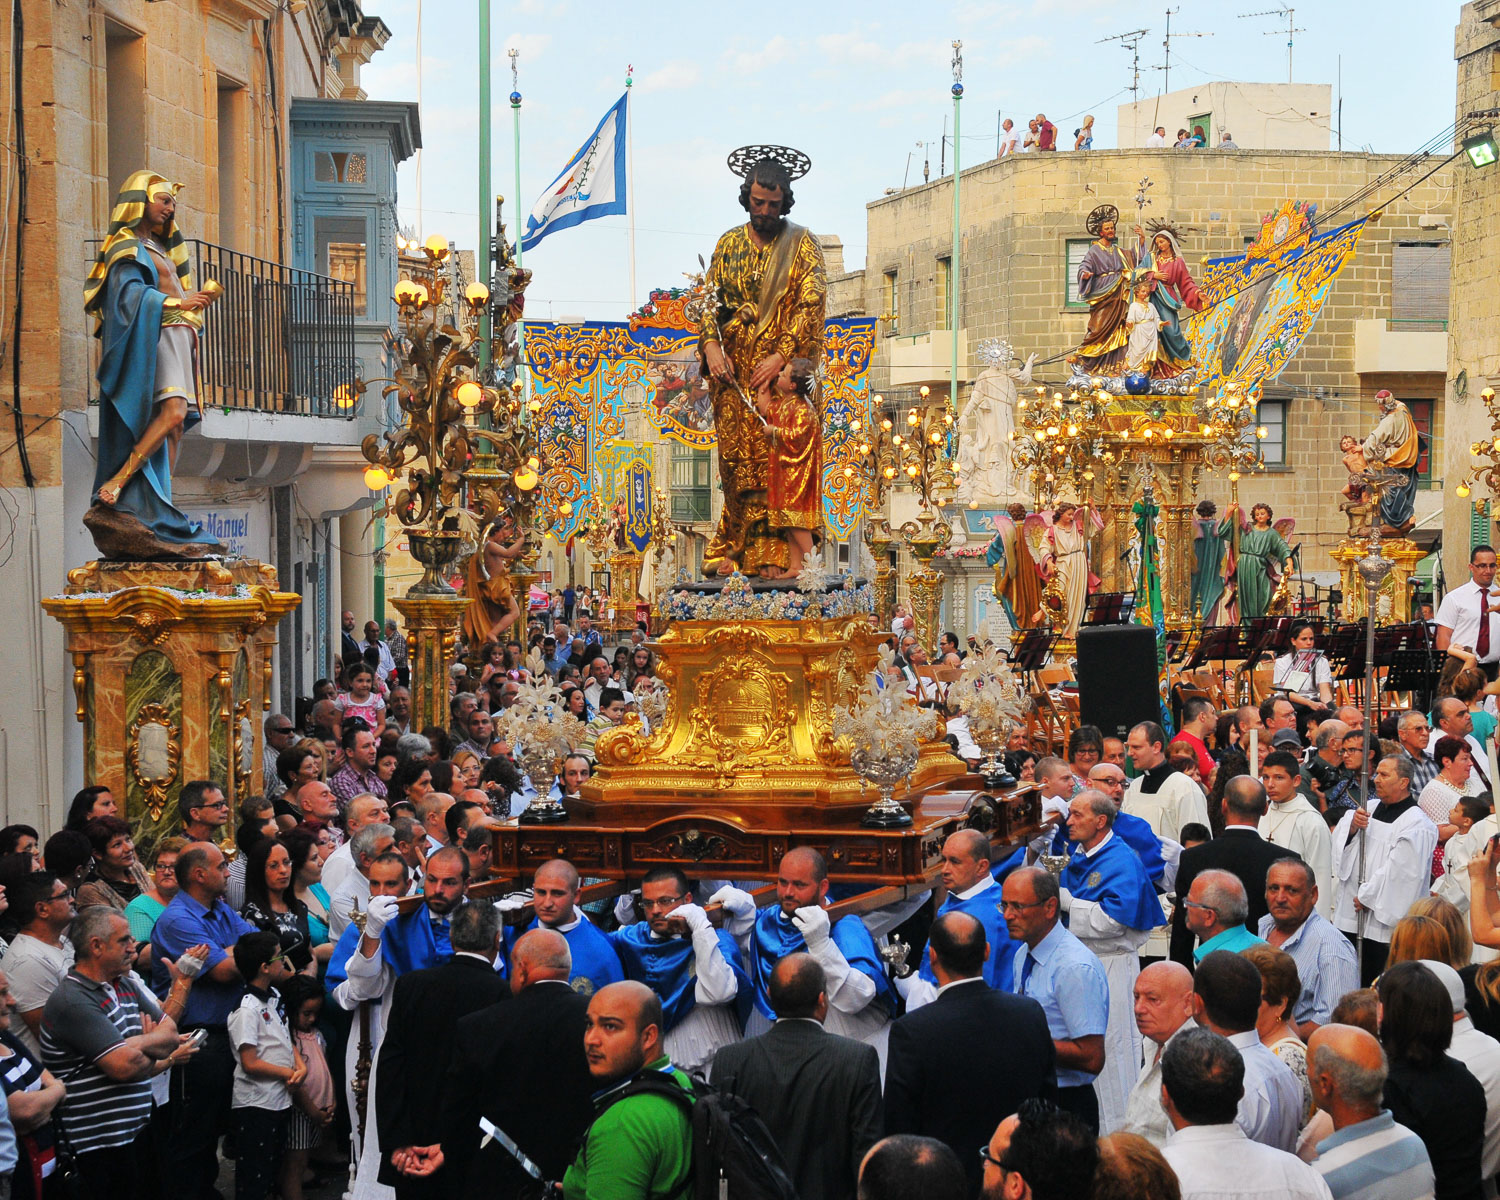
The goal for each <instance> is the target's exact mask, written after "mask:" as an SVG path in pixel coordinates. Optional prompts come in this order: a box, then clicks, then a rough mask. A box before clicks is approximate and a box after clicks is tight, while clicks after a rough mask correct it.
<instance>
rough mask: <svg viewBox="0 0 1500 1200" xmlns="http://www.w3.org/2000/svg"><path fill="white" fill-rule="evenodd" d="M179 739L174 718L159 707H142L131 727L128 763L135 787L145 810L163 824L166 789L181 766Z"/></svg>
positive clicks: (155, 705)
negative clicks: (144, 799)
mask: <svg viewBox="0 0 1500 1200" xmlns="http://www.w3.org/2000/svg"><path fill="white" fill-rule="evenodd" d="M180 735H181V731H180V730H179V729H178V728H177V727H176V726H175V725H173V724H172V717H171V714H170V713H168V712H167V710H166V709H165V708H163V707H162V706H161V705H160V704H143V705H142V706H141V710H140V712H138V713H137V714H136V718H135V720H134V721H133V722H132V723H131V726H130V734H129V738H128V740H127V749H126V752H125V762H126V765H127V766H129V767H130V773H131V775H132V776H134V778H135V782H136V786H138V787H139V788H140V789H141V791H142V792H143V793H144V794H145V798H146V810H147V812H148V813H149V814H150V816H151V819H152V820H153V821H159V820H161V814H162V812H163V810H165V808H166V806H167V789H168V788H169V787H171V786H172V781H173V780H174V779H176V778H177V770H178V767H179V766H180V765H181V763H182V743H181V741H180Z"/></svg>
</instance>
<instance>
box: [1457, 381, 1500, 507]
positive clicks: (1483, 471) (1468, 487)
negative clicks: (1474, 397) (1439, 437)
mask: <svg viewBox="0 0 1500 1200" xmlns="http://www.w3.org/2000/svg"><path fill="white" fill-rule="evenodd" d="M1479 398H1480V400H1482V401H1483V402H1484V411H1485V415H1486V416H1488V417H1489V419H1490V434H1491V436H1490V437H1488V438H1482V439H1481V440H1479V441H1477V442H1470V443H1469V453H1470V454H1471V455H1472V456H1473V457H1474V458H1475V459H1476V460H1477V461H1475V462H1474V463H1472V464H1471V465H1470V467H1469V470H1468V473H1467V474H1466V475H1465V476H1464V477H1463V479H1461V480H1460V481H1459V482H1458V484H1457V486H1455V487H1454V489H1453V491H1454V493H1455V494H1456V495H1458V496H1460V497H1462V498H1463V499H1466V500H1467V499H1468V497H1469V494H1470V493H1471V492H1472V491H1473V490H1474V485H1475V484H1478V483H1482V484H1484V486H1485V487H1487V488H1489V490H1490V495H1491V496H1494V495H1497V494H1500V406H1497V405H1496V403H1495V389H1494V388H1490V387H1487V388H1485V389H1484V391H1482V392H1480V393H1479Z"/></svg>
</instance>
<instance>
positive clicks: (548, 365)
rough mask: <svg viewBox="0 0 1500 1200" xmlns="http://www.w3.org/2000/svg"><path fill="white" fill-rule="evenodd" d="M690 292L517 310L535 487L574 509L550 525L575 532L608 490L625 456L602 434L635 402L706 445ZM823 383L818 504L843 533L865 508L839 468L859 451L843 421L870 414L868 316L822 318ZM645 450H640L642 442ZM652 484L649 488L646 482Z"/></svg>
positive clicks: (661, 423)
mask: <svg viewBox="0 0 1500 1200" xmlns="http://www.w3.org/2000/svg"><path fill="white" fill-rule="evenodd" d="M699 299H700V297H699V296H698V293H696V292H695V291H690V290H674V291H670V292H669V291H656V292H653V293H651V298H650V300H649V301H647V303H646V304H645V305H644V306H643V307H642V308H641V310H640V311H639V312H637V313H635V314H633V315H632V317H631V318H630V321H629V322H628V323H625V322H617V321H588V322H584V323H582V324H570V325H561V324H555V323H553V322H550V321H527V322H526V334H525V336H526V341H525V346H526V356H527V361H528V363H529V365H530V367H531V370H532V384H533V391H534V394H535V397H536V399H537V400H539V401H540V402H541V411H540V412H539V413H538V414H537V419H538V421H539V422H540V424H541V433H540V436H541V438H542V440H543V442H544V443H545V444H546V445H547V446H548V447H549V451H550V453H549V458H548V470H547V472H546V474H545V475H544V476H543V479H542V487H543V489H544V493H545V496H546V503H547V505H548V506H549V507H551V508H555V507H556V505H558V504H559V503H561V502H562V501H564V500H567V501H570V502H571V503H572V505H573V511H572V514H571V515H570V516H569V517H568V518H567V520H566V521H564V522H561V523H560V524H561V528H559V530H558V536H559V537H560V538H562V539H564V540H565V539H567V538H569V537H572V536H573V535H574V534H575V533H576V532H577V528H578V523H579V521H580V519H581V518H582V516H583V514H584V513H585V512H586V511H587V509H588V507H589V506H590V504H591V503H592V501H593V498H594V495H595V494H596V492H597V493H598V494H599V495H600V496H601V498H602V502H603V503H606V504H608V503H610V502H612V501H613V500H614V498H615V494H614V489H615V486H616V481H617V480H618V479H619V475H618V474H617V473H616V472H617V471H618V470H619V469H620V468H621V467H623V466H624V462H623V461H622V460H620V459H618V458H616V457H612V454H613V452H612V451H611V450H610V449H609V447H610V446H611V443H616V442H618V441H619V439H620V437H621V435H622V434H623V433H624V430H625V416H626V414H627V413H630V412H636V411H639V412H641V413H642V414H643V415H644V416H645V418H646V422H647V424H648V425H649V426H650V427H651V429H652V430H653V431H654V432H655V433H656V435H657V436H658V437H660V438H665V439H667V440H670V441H674V442H680V443H681V444H682V445H684V446H688V447H691V448H692V449H694V450H712V449H713V448H714V446H715V439H714V421H713V409H712V407H711V405H710V403H709V396H708V387H707V385H706V384H705V382H704V380H703V378H702V376H701V374H700V371H699V364H698V323H697V315H696V312H697V310H696V302H697V301H698V300H699ZM826 328H827V349H826V353H825V358H824V362H823V380H822V385H821V389H820V394H821V396H822V407H823V514H824V518H825V520H826V521H827V523H828V526H829V530H830V532H831V533H832V535H833V536H834V537H836V538H839V539H843V538H847V537H848V536H849V531H850V530H851V529H852V528H853V527H854V525H855V523H856V522H857V521H858V520H859V518H860V516H861V515H862V513H863V511H864V489H863V488H862V487H860V486H859V478H860V477H859V475H858V474H857V473H856V474H855V475H854V476H853V477H851V478H846V477H845V476H844V468H845V467H846V466H853V465H854V464H855V463H856V462H857V459H858V451H857V450H856V448H855V447H856V446H857V444H858V440H859V439H858V438H855V437H852V436H851V433H850V423H851V422H852V421H853V420H854V419H855V418H856V417H857V418H858V419H859V420H860V421H861V422H862V423H865V424H868V422H869V420H870V415H871V414H870V380H869V366H870V353H871V350H872V349H873V347H874V342H875V320H874V318H869V317H841V318H837V319H835V320H831V321H829V322H828V323H827V326H826ZM645 457H646V458H647V460H648V461H649V459H650V454H649V451H648V452H647V453H646V455H645ZM648 490H649V488H648Z"/></svg>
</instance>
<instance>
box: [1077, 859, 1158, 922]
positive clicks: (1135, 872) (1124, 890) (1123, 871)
mask: <svg viewBox="0 0 1500 1200" xmlns="http://www.w3.org/2000/svg"><path fill="white" fill-rule="evenodd" d="M1062 886H1063V887H1065V888H1067V889H1068V891H1069V892H1071V893H1072V894H1073V897H1074V898H1075V899H1077V900H1092V901H1093V902H1094V903H1096V904H1098V905H1099V907H1100V908H1102V909H1103V910H1104V911H1105V912H1106V913H1107V914H1108V915H1109V916H1111V917H1113V918H1114V919H1115V920H1116V921H1118V922H1120V924H1121V925H1125V926H1128V927H1129V928H1131V929H1155V928H1156V927H1157V926H1158V925H1165V924H1166V923H1167V921H1166V918H1165V917H1164V916H1162V911H1161V901H1160V900H1158V899H1157V898H1156V888H1155V887H1153V886H1152V884H1151V879H1150V877H1149V876H1148V875H1147V874H1146V868H1145V866H1144V865H1142V863H1141V859H1140V856H1139V855H1138V854H1136V852H1135V851H1134V850H1133V849H1131V847H1130V846H1129V845H1128V844H1127V843H1126V842H1125V840H1124V839H1123V838H1118V837H1112V838H1110V839H1109V842H1108V843H1107V844H1106V845H1105V846H1104V847H1103V848H1102V849H1101V850H1100V851H1099V852H1098V853H1097V854H1095V855H1094V857H1093V858H1089V857H1087V856H1086V855H1085V854H1084V852H1083V851H1082V850H1081V849H1079V850H1075V851H1074V852H1073V857H1072V859H1071V860H1069V862H1068V865H1067V866H1066V867H1064V868H1063V873H1062Z"/></svg>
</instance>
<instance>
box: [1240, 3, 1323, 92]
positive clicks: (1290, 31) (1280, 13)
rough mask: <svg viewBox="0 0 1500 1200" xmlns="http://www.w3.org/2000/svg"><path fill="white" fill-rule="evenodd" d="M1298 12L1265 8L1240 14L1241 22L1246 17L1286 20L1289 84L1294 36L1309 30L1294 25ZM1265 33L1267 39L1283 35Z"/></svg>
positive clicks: (1276, 31) (1274, 31)
mask: <svg viewBox="0 0 1500 1200" xmlns="http://www.w3.org/2000/svg"><path fill="white" fill-rule="evenodd" d="M1296 11H1297V10H1296V9H1295V8H1264V9H1261V10H1260V11H1259V12H1248V13H1240V19H1241V20H1244V19H1245V18H1246V17H1285V18H1286V81H1287V82H1288V83H1291V82H1292V37H1293V35H1294V34H1298V33H1306V32H1307V30H1305V29H1299V28H1297V27H1296V26H1294V25H1293V23H1292V14H1293V13H1295V12H1296ZM1265 33H1266V36H1267V37H1278V36H1280V34H1281V30H1279V29H1268V30H1266V31H1265Z"/></svg>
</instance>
